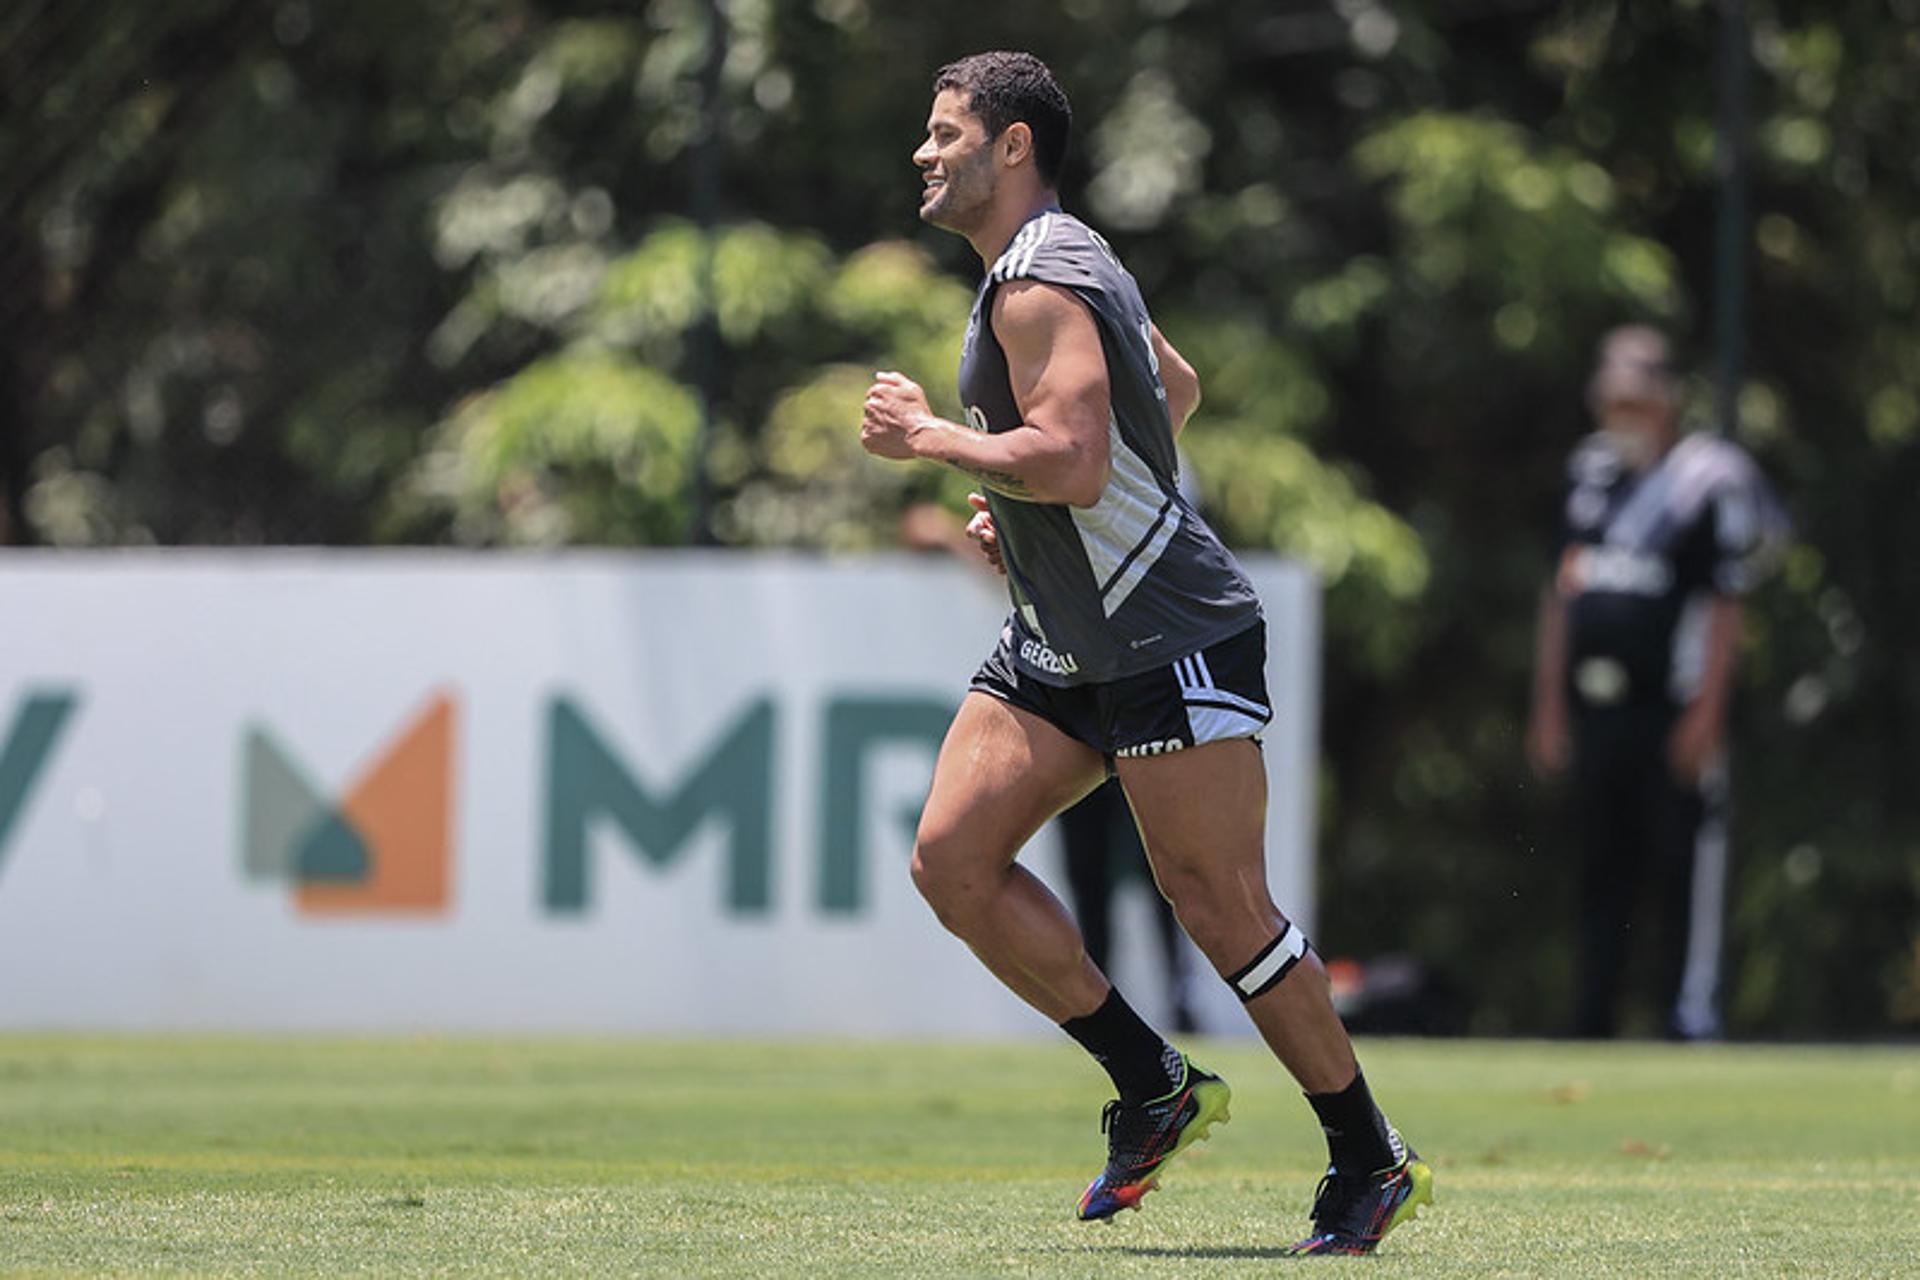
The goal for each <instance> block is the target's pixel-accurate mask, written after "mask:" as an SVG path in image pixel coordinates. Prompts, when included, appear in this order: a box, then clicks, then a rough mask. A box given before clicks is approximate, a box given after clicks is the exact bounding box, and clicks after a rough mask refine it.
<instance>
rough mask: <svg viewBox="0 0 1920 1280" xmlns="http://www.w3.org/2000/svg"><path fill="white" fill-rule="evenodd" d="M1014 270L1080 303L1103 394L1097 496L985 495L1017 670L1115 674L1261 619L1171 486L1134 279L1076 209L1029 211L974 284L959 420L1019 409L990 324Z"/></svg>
mask: <svg viewBox="0 0 1920 1280" xmlns="http://www.w3.org/2000/svg"><path fill="white" fill-rule="evenodd" d="M1009 280H1038V281H1041V282H1043V283H1046V284H1051V285H1058V286H1060V287H1061V288H1064V289H1067V290H1070V291H1071V292H1072V293H1073V294H1074V296H1075V297H1077V298H1079V300H1080V301H1081V302H1083V303H1085V304H1086V306H1087V309H1088V310H1089V311H1090V312H1092V313H1093V317H1094V320H1095V321H1096V322H1097V324H1098V327H1099V330H1100V342H1101V345H1102V346H1103V347H1104V348H1105V349H1106V357H1107V386H1108V393H1109V395H1110V397H1111V401H1112V406H1113V417H1112V421H1111V423H1110V424H1109V427H1108V443H1109V447H1110V451H1111V456H1112V471H1111V474H1110V475H1109V477H1108V479H1107V487H1106V490H1105V491H1104V492H1103V493H1102V494H1101V495H1100V500H1099V502H1097V503H1095V504H1094V505H1093V506H1092V507H1088V508H1078V507H1072V506H1068V505H1066V504H1063V503H1044V502H1023V501H1021V500H1019V499H1017V498H1009V497H1006V496H1004V495H1001V494H997V493H991V492H989V494H988V495H987V496H988V502H989V503H990V504H991V507H992V511H993V523H994V528H995V529H996V530H997V531H998V533H999V537H1000V549H1001V553H1002V556H1003V558H1004V560H1005V562H1006V566H1007V585H1008V590H1009V591H1010V592H1011V594H1012V596H1013V605H1014V609H1013V617H1012V619H1011V621H1010V625H1011V627H1012V628H1013V632H1014V635H1013V640H1014V644H1013V650H1014V655H1015V657H1016V660H1017V661H1018V662H1019V665H1020V669H1021V671H1022V672H1023V673H1025V674H1028V675H1031V676H1033V677H1034V678H1035V679H1037V680H1041V681H1044V682H1045V683H1048V684H1054V685H1076V684H1088V683H1096V682H1105V681H1109V680H1118V679H1121V678H1123V677H1126V676H1130V675H1137V674H1139V673H1140V672H1142V671H1147V670H1150V669H1152V668H1154V667H1161V666H1167V665H1169V664H1171V663H1173V662H1176V661H1178V660H1179V659H1181V658H1184V657H1186V656H1188V655H1189V654H1192V653H1194V652H1196V651H1198V650H1200V649H1204V648H1206V647H1207V646H1208V645H1210V644H1213V643H1215V642H1216V641H1219V640H1223V639H1225V638H1226V637H1228V636H1230V635H1233V634H1235V633H1236V632H1238V631H1241V630H1243V629H1245V628H1246V627H1249V626H1252V625H1253V623H1254V622H1255V621H1256V620H1257V619H1258V618H1259V616H1260V601H1259V598H1258V597H1257V596H1256V595H1255V594H1254V590H1253V585H1252V584H1251V583H1250V582H1248V581H1247V576H1246V574H1245V573H1244V572H1242V570H1241V568H1240V566H1239V564H1237V563H1236V562H1235V561H1234V558H1233V556H1232V554H1231V553H1229V552H1228V551H1227V549H1226V547H1225V546H1223V545H1222V544H1221V542H1220V540H1219V538H1218V537H1216V536H1215V535H1214V532H1213V530H1211V529H1209V528H1208V527H1207V526H1206V523H1205V522H1204V521H1202V520H1201V519H1200V516H1199V513H1198V512H1196V511H1195V510H1194V509H1193V507H1192V505H1191V504H1190V503H1188V501H1187V500H1186V499H1185V498H1184V497H1182V496H1181V494H1180V489H1179V484H1178V466H1179V464H1178V462H1177V459H1176V455H1175V452H1174V446H1173V423H1172V420H1171V418H1170V417H1169V416H1168V412H1167V392H1166V388H1165V386H1163V385H1162V384H1161V381H1160V368H1159V361H1158V359H1157V358H1156V357H1155V355H1154V352H1153V341H1152V336H1151V330H1150V324H1151V322H1150V321H1149V320H1148V318H1147V308H1146V304H1145V303H1144V302H1142V301H1141V299H1140V289H1139V286H1138V285H1136V284H1135V283H1134V280H1133V277H1132V276H1131V275H1129V274H1127V271H1126V268H1124V267H1122V266H1121V265H1120V260H1119V259H1118V258H1116V257H1115V256H1114V253H1113V250H1112V249H1111V248H1109V247H1108V245H1107V242H1106V241H1105V240H1103V239H1102V238H1101V237H1100V235H1099V233H1097V232H1095V231H1094V230H1093V229H1092V228H1091V227H1088V226H1087V225H1086V224H1085V223H1083V222H1081V221H1080V220H1079V219H1078V218H1075V217H1073V216H1071V215H1069V214H1065V213H1062V212H1061V211H1060V210H1058V209H1048V210H1044V211H1042V212H1041V213H1038V214H1035V215H1034V216H1033V217H1032V218H1031V219H1029V220H1028V221H1027V223H1026V225H1024V226H1023V227H1021V228H1020V230H1019V232H1018V233H1016V234H1015V235H1014V237H1013V240H1012V242H1011V243H1009V244H1008V245H1007V249H1006V252H1004V253H1002V254H1001V255H1000V259H999V261H998V262H996V263H994V265H993V269H992V270H991V271H989V272H988V273H987V278H986V279H985V280H984V281H983V282H982V283H981V285H980V293H979V296H978V297H977V298H975V300H974V304H973V317H972V319H971V320H970V321H969V323H968V325H967V338H966V344H965V347H964V348H963V350H962V352H961V357H960V398H961V401H962V402H963V403H964V404H965V405H966V410H967V423H968V425H969V426H971V427H973V429H974V430H976V431H990V432H1000V431H1009V430H1012V429H1013V428H1014V427H1017V426H1019V425H1020V424H1021V421H1022V418H1021V414H1020V408H1019V406H1018V405H1017V404H1016V403H1015V402H1014V398H1013V387H1012V384H1011V382H1010V381H1009V380H1008V377H1007V357H1006V353H1005V352H1004V351H1002V350H1001V348H1000V343H999V342H998V340H996V339H995V337H994V334H993V324H992V316H993V298H994V292H995V290H997V289H998V288H999V287H1000V286H1001V285H1002V284H1004V283H1006V282H1007V281H1009Z"/></svg>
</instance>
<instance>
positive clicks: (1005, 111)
mask: <svg viewBox="0 0 1920 1280" xmlns="http://www.w3.org/2000/svg"><path fill="white" fill-rule="evenodd" d="M947 89H964V90H965V91H966V94H967V110H969V111H971V112H972V113H973V114H974V115H976V116H978V117H980V122H981V123H982V124H984V125H986V127H987V137H989V138H997V137H999V136H1000V135H1001V134H1002V133H1005V132H1006V129H1007V126H1008V125H1010V124H1012V123H1014V122H1015V121H1016V120H1018V121H1021V122H1022V123H1024V124H1025V125H1026V126H1027V127H1028V128H1029V129H1031V130H1033V162H1034V165H1035V167H1037V168H1038V169H1039V170H1040V180H1041V181H1042V182H1044V183H1046V184H1047V185H1048V186H1053V185H1054V184H1055V183H1056V182H1058V181H1059V179H1060V167H1061V166H1062V165H1063V164H1065V163H1066V159H1067V140H1068V138H1070V137H1071V136H1072V134H1073V105H1072V104H1071V103H1069V102H1068V101H1067V91H1066V90H1064V89H1062V88H1061V87H1060V82H1059V81H1058V80H1055V79H1054V78H1053V72H1051V71H1049V70H1048V69H1047V64H1046V63H1044V62H1042V61H1040V59H1038V58H1036V57H1034V56H1033V55H1032V54H1030V53H1014V52H1009V51H1007V50H1003V49H996V50H994V51H993V52H991V53H976V54H974V55H972V56H971V57H966V58H962V59H960V60H959V61H958V62H949V63H948V64H947V65H946V66H944V67H942V68H940V70H939V72H938V73H937V74H936V75H935V76H934V77H933V91H934V93H936V94H938V93H941V92H943V91H945V90H947Z"/></svg>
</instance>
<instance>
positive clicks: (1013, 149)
mask: <svg viewBox="0 0 1920 1280" xmlns="http://www.w3.org/2000/svg"><path fill="white" fill-rule="evenodd" d="M1000 155H1001V158H1002V160H1004V161H1005V163H1006V166H1007V168H1009V169H1011V168H1013V167H1014V166H1015V165H1017V164H1019V163H1020V162H1021V161H1022V160H1025V159H1027V158H1028V157H1030V156H1032V155H1033V127H1032V126H1031V125H1029V124H1027V122H1026V121H1024V120H1015V121H1014V122H1013V123H1012V124H1010V125H1008V126H1007V127H1006V129H1005V130H1004V131H1003V132H1002V133H1001V134H1000Z"/></svg>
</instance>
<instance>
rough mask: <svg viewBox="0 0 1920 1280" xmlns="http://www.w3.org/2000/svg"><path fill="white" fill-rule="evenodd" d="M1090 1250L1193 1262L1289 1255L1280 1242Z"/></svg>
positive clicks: (1112, 1246) (1098, 1247)
mask: <svg viewBox="0 0 1920 1280" xmlns="http://www.w3.org/2000/svg"><path fill="white" fill-rule="evenodd" d="M1088 1252H1089V1253H1124V1254H1126V1255H1128V1256H1129V1257H1134V1258H1190V1259H1193V1260H1195V1261H1201V1260H1209V1261H1224V1260H1229V1259H1231V1260H1235V1261H1260V1262H1266V1261H1271V1260H1273V1259H1278V1258H1285V1257H1287V1256H1288V1254H1287V1250H1286V1247H1285V1246H1283V1245H1271V1244H1269V1245H1251V1244H1242V1245H1233V1244H1222V1245H1193V1246H1185V1245H1151V1244H1109V1245H1092V1246H1090V1247H1089V1248H1088Z"/></svg>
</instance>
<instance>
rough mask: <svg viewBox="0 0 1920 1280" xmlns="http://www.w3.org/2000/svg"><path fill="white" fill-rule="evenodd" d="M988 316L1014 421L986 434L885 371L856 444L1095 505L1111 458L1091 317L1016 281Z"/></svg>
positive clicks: (1030, 495)
mask: <svg viewBox="0 0 1920 1280" xmlns="http://www.w3.org/2000/svg"><path fill="white" fill-rule="evenodd" d="M991 323H992V324H993V332H994V336H995V337H996V338H997V339H999V342H1000V348H1001V350H1002V351H1004V352H1005V353H1006V356H1007V375H1008V380H1009V381H1010V382H1011V383H1012V387H1013V398H1014V402H1015V403H1016V404H1017V405H1018V406H1019V408H1020V416H1021V423H1020V425H1019V426H1017V427H1014V428H1013V429H1011V430H1009V431H1002V432H999V433H997V434H988V433H986V432H981V431H973V430H970V429H968V428H966V427H964V426H961V425H959V424H958V423H953V422H948V421H946V420H945V419H943V418H938V417H935V416H934V414H933V412H932V411H931V410H930V409H929V408H928V407H927V399H926V393H925V392H923V391H922V390H921V389H920V387H919V386H918V385H916V384H915V383H914V382H913V381H912V380H911V379H909V378H907V377H905V376H904V375H902V374H898V373H891V372H887V373H882V374H880V375H879V376H878V377H877V378H876V379H875V381H874V384H873V386H872V387H871V388H870V389H869V390H868V392H867V403H866V411H865V415H864V417H863V418H862V420H861V424H860V443H861V444H862V445H863V446H864V447H865V448H866V449H867V450H868V452H870V453H874V454H877V455H879V456H880V457H883V458H898V459H908V458H922V459H926V460H928V461H932V462H944V463H947V464H948V465H949V466H952V467H956V468H958V469H959V470H961V471H964V472H966V473H967V474H968V475H970V476H973V477H974V478H976V479H977V480H979V481H980V482H981V483H982V484H984V485H986V486H987V487H988V488H990V489H993V490H994V491H996V492H998V493H1002V494H1005V495H1006V496H1008V497H1010V498H1020V499H1023V500H1025V501H1028V502H1058V503H1068V504H1071V505H1073V506H1076V507H1090V506H1092V505H1093V504H1094V503H1096V502H1098V501H1099V500H1100V495H1101V494H1102V493H1104V492H1105V491H1106V486H1107V475H1108V471H1109V468H1110V466H1111V462H1112V459H1111V457H1110V456H1109V451H1108V438H1107V432H1108V425H1109V423H1110V421H1111V417H1112V407H1111V401H1110V399H1109V395H1108V390H1107V358H1106V351H1105V349H1104V348H1103V347H1102V346H1101V345H1100V331H1099V329H1098V328H1097V327H1096V326H1095V324H1094V319H1093V314H1092V313H1091V312H1090V311H1088V310H1087V308H1086V306H1085V305H1084V304H1083V303H1081V302H1080V301H1079V300H1078V299H1077V298H1075V297H1074V296H1073V295H1072V294H1071V293H1069V292H1068V291H1067V290H1065V289H1062V288H1059V287H1058V286H1056V285H1050V284H1041V283H1039V282H1038V281H1033V280H1018V281H1014V282H1012V283H1009V284H1006V285H1003V286H1001V288H1000V290H999V292H998V293H996V294H995V295H994V300H993V314H992V318H991Z"/></svg>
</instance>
